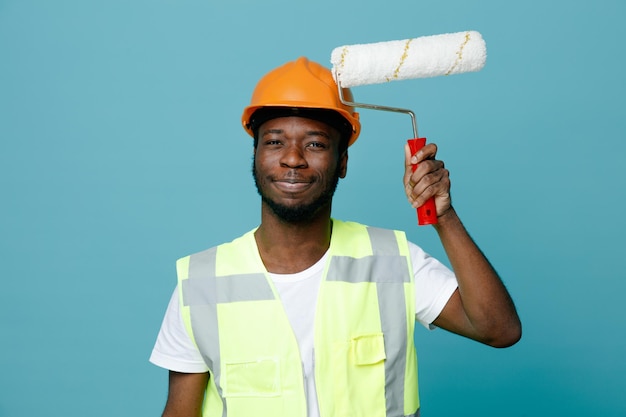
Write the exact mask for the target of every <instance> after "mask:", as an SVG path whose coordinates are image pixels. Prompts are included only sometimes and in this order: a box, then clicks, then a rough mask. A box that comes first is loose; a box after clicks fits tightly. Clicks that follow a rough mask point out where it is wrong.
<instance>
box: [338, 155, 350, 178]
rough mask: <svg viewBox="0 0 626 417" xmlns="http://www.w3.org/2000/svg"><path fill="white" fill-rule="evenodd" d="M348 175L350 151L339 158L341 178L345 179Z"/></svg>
mask: <svg viewBox="0 0 626 417" xmlns="http://www.w3.org/2000/svg"><path fill="white" fill-rule="evenodd" d="M346 174H348V150H347V149H346V150H345V151H343V154H342V155H341V157H340V158H339V178H345V177H346Z"/></svg>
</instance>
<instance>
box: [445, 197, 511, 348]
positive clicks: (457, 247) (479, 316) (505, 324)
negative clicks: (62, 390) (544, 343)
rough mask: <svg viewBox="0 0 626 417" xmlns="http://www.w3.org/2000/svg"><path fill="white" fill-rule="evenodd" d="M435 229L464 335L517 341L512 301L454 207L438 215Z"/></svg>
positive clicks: (490, 341) (491, 340)
mask: <svg viewBox="0 0 626 417" xmlns="http://www.w3.org/2000/svg"><path fill="white" fill-rule="evenodd" d="M435 229H436V230H437V233H438V234H439V237H440V239H441V242H442V244H443V247H444V249H445V251H446V254H447V255H448V259H449V260H450V263H451V265H452V269H453V270H454V272H455V274H456V276H457V280H458V284H459V295H460V298H461V305H462V310H463V312H464V314H465V316H466V320H467V328H466V329H463V330H464V332H465V333H466V335H467V336H469V337H472V338H474V339H477V340H480V341H481V342H483V343H487V344H489V345H492V346H509V345H511V344H513V343H515V342H517V340H519V337H520V335H521V324H520V320H519V317H518V315H517V312H516V310H515V306H514V304H513V301H512V300H511V297H510V295H509V293H508V291H507V290H506V288H505V286H504V284H503V283H502V281H501V280H500V277H499V276H498V274H497V273H496V271H495V270H494V268H493V267H492V266H491V264H490V263H489V261H488V260H487V258H486V257H485V256H484V254H483V253H482V251H481V250H480V249H479V248H478V246H477V245H476V243H475V242H474V241H473V239H472V238H471V236H470V235H469V234H468V232H467V230H466V229H465V227H464V226H463V224H462V223H461V220H460V219H459V217H458V215H457V213H456V212H455V210H454V208H452V207H450V209H449V210H448V211H447V212H445V213H444V214H443V215H442V216H440V217H439V223H438V224H437V225H436V226H435ZM467 333H469V334H467Z"/></svg>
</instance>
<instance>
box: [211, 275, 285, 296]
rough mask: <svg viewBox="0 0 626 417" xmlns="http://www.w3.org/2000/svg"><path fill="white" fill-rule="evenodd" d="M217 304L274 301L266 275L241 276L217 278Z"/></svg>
mask: <svg viewBox="0 0 626 417" xmlns="http://www.w3.org/2000/svg"><path fill="white" fill-rule="evenodd" d="M217 294H218V296H217V302H218V303H236V302H239V301H261V300H274V299H275V298H276V297H274V293H273V292H272V288H271V287H270V284H269V283H268V282H267V278H265V274H241V275H230V276H226V277H217Z"/></svg>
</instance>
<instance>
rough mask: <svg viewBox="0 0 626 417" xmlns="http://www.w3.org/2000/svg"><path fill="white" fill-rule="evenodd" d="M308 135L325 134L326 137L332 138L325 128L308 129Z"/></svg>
mask: <svg viewBox="0 0 626 417" xmlns="http://www.w3.org/2000/svg"><path fill="white" fill-rule="evenodd" d="M306 135H307V136H323V137H325V138H326V139H330V135H329V134H328V132H325V131H323V130H307V132H306Z"/></svg>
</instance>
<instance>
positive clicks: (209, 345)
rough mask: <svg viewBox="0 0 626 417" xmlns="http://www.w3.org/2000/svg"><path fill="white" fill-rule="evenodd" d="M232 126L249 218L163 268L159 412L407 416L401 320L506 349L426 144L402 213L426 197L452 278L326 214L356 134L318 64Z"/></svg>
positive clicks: (381, 237) (304, 68)
mask: <svg viewBox="0 0 626 417" xmlns="http://www.w3.org/2000/svg"><path fill="white" fill-rule="evenodd" d="M344 94H345V95H346V96H347V97H348V98H349V99H350V98H351V95H350V92H349V91H348V90H346V91H345V92H344ZM242 119H243V124H244V128H245V129H246V131H247V132H248V133H249V134H251V135H252V136H253V137H254V164H253V176H254V180H255V183H256V186H257V189H258V191H259V194H260V195H261V223H260V225H259V226H258V228H256V229H255V230H253V231H251V232H249V233H247V234H245V235H244V236H242V237H240V238H238V239H235V240H234V241H232V242H229V243H226V244H223V245H220V246H218V247H216V248H212V249H209V250H207V251H203V252H200V253H198V254H194V255H191V256H188V257H185V258H182V259H180V260H179V261H178V262H177V271H178V287H177V290H176V291H175V292H174V294H173V296H172V299H171V301H170V305H169V307H168V311H167V313H166V317H165V319H164V322H163V326H162V328H161V331H160V333H159V337H158V340H157V343H156V345H155V348H154V350H153V353H152V356H151V359H150V360H151V361H152V362H153V363H155V364H157V365H159V366H162V367H164V368H166V369H169V370H170V379H169V394H168V399H167V404H166V407H165V411H164V413H163V415H164V416H168V417H171V416H200V415H204V416H230V417H233V416H235V417H237V416H250V415H259V416H271V417H275V416H320V417H333V416H344V415H345V416H368V417H370V416H417V415H419V400H418V394H417V391H418V388H417V363H416V356H415V348H414V346H413V330H414V324H415V321H416V320H417V321H419V322H420V323H422V324H423V325H425V326H427V327H430V326H436V327H441V328H444V329H447V330H449V331H451V332H454V333H457V334H460V335H463V336H465V337H468V338H471V339H474V340H477V341H479V342H482V343H485V344H488V345H491V346H495V347H506V346H510V345H512V344H514V343H516V342H517V341H518V340H519V338H520V336H521V324H520V321H519V318H518V316H517V313H516V311H515V307H514V305H513V302H512V301H511V298H510V297H509V294H508V292H507V290H506V289H505V287H504V285H503V284H502V282H501V281H500V278H499V277H498V275H497V274H496V273H495V271H494V270H493V268H492V267H491V265H490V264H489V262H488V261H487V259H486V258H485V257H484V256H483V254H482V252H481V251H480V250H479V248H478V247H477V246H476V245H475V243H474V242H473V241H472V239H471V238H470V236H469V235H468V233H467V231H466V230H465V228H464V227H463V225H462V223H461V221H460V220H459V217H458V216H457V214H456V212H455V210H454V208H453V207H452V205H451V200H450V181H449V177H448V171H447V170H446V169H445V168H444V164H443V162H441V161H438V160H436V159H435V157H436V153H437V147H436V146H435V145H434V144H429V145H427V146H425V147H424V148H423V149H422V150H421V151H419V152H418V153H417V154H415V155H411V154H410V151H409V150H408V146H407V148H406V150H405V154H406V155H405V174H404V185H405V191H406V194H407V198H408V200H409V202H410V203H411V205H412V206H413V207H419V206H420V205H421V204H423V203H424V202H425V201H426V200H427V199H429V198H430V197H434V198H435V203H436V209H437V216H438V224H437V225H435V226H434V227H435V229H436V230H437V232H438V234H439V236H440V238H441V242H442V244H443V246H444V248H445V250H446V253H447V255H448V258H449V260H450V263H451V264H452V267H453V270H454V273H452V272H451V271H450V270H449V269H448V268H446V267H445V266H444V265H442V264H441V263H440V262H438V261H437V260H435V259H433V258H432V257H430V256H428V255H427V254H426V253H424V251H423V250H421V249H420V248H419V247H418V246H417V245H415V244H413V243H410V242H407V241H406V238H405V235H404V234H403V233H401V232H398V231H390V230H385V229H379V228H375V227H368V226H364V225H360V224H357V223H352V222H342V221H339V220H337V219H333V218H332V217H331V206H332V197H333V194H334V191H335V188H336V186H337V183H338V180H339V179H340V178H344V177H345V175H346V173H347V163H348V147H349V146H350V145H351V144H352V143H354V141H355V140H356V138H357V137H358V135H359V131H360V124H359V120H358V114H357V113H354V111H353V109H352V108H350V107H348V106H345V105H344V104H342V103H341V102H340V101H339V98H338V94H337V86H336V84H335V83H334V81H333V78H332V75H331V73H330V71H329V70H328V69H326V68H324V67H322V66H321V65H319V64H316V63H314V62H311V61H309V60H307V59H306V58H300V59H298V60H296V61H293V62H289V63H287V64H285V65H283V66H281V67H279V68H277V69H275V70H273V71H271V72H270V73H268V74H267V75H266V76H265V77H263V78H262V79H261V81H260V82H259V83H258V85H257V87H256V89H255V91H254V93H253V96H252V101H251V104H250V106H248V107H247V108H246V109H245V110H244V113H243V117H242ZM412 164H419V165H418V169H417V170H416V171H415V172H414V173H413V172H412V169H411V167H412Z"/></svg>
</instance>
